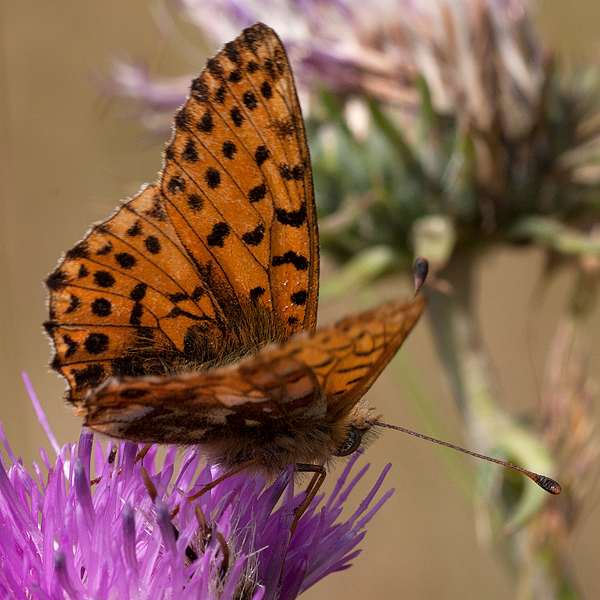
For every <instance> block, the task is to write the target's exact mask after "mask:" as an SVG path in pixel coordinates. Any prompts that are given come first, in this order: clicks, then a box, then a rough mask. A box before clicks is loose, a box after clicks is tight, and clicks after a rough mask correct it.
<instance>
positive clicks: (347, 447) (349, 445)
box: [335, 426, 362, 456]
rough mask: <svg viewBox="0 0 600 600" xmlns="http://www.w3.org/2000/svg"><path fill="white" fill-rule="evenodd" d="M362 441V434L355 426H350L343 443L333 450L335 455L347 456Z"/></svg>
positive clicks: (358, 446) (355, 449)
mask: <svg viewBox="0 0 600 600" xmlns="http://www.w3.org/2000/svg"><path fill="white" fill-rule="evenodd" d="M361 441H362V434H361V432H360V430H359V429H356V427H352V426H350V429H349V430H348V435H347V436H346V439H345V440H344V443H343V444H342V445H341V446H340V447H339V448H338V449H337V451H336V452H335V455H336V456H348V455H349V454H353V453H354V452H356V451H357V450H358V449H359V448H360V443H361Z"/></svg>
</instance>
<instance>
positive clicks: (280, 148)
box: [45, 24, 319, 404]
mask: <svg viewBox="0 0 600 600" xmlns="http://www.w3.org/2000/svg"><path fill="white" fill-rule="evenodd" d="M318 272H319V251H318V233H317V223H316V211H315V203H314V192H313V185H312V174H311V168H310V159H309V154H308V147H307V145H306V139H305V133H304V128H303V122H302V116H301V113H300V107H299V104H298V99H297V96H296V92H295V87H294V82H293V78H292V73H291V70H290V66H289V64H288V61H287V57H286V55H285V51H284V49H283V46H282V45H281V42H280V41H279V39H278V38H277V36H276V34H275V33H274V32H273V31H272V30H271V29H269V28H268V27H266V26H264V25H261V24H257V25H255V26H253V27H251V28H249V29H247V30H245V31H244V32H243V33H242V34H241V35H240V36H239V37H238V38H237V39H236V40H234V41H233V42H230V43H229V44H227V45H226V46H225V48H224V49H223V50H222V51H221V52H220V53H219V54H218V55H217V56H216V57H215V58H213V59H211V60H210V61H209V62H208V65H207V68H206V69H205V70H204V71H203V72H202V74H201V75H200V76H199V77H198V79H196V80H195V81H194V82H193V83H192V88H191V92H190V95H189V97H188V100H187V102H186V104H185V105H184V106H183V107H182V108H181V109H180V111H179V112H178V113H177V115H176V116H175V127H174V132H173V138H172V140H171V142H170V143H169V145H168V146H167V148H166V151H165V162H164V168H163V173H162V176H161V179H160V181H159V182H158V184H156V185H153V186H148V187H146V188H145V189H144V190H142V192H140V194H139V195H138V196H136V197H135V198H134V199H133V200H130V201H129V202H127V203H126V204H124V205H123V206H122V207H121V208H120V209H119V210H118V211H117V212H116V214H115V215H114V216H113V217H111V218H110V219H108V220H107V221H105V222H103V223H101V224H99V225H96V226H94V227H92V229H91V230H90V232H89V233H88V234H87V236H86V237H85V239H84V240H83V241H82V242H80V243H79V244H77V245H76V246H75V247H74V248H73V249H72V250H70V251H69V252H67V253H66V255H65V257H64V259H63V260H62V261H61V263H60V264H59V266H58V268H57V269H56V270H55V271H54V272H53V273H52V274H51V275H50V276H49V277H48V279H47V281H46V283H47V286H48V288H49V290H50V302H49V305H50V320H49V321H48V322H47V323H46V324H45V326H46V330H47V331H48V333H49V335H50V336H51V337H52V340H53V343H54V347H55V356H54V359H53V362H52V366H53V368H54V369H55V370H57V371H59V372H60V373H61V374H62V375H63V376H65V377H66V379H67V380H68V382H69V387H70V393H69V399H70V400H71V401H73V402H76V403H78V404H79V403H80V402H81V400H82V398H83V397H84V395H85V393H86V392H87V390H89V389H91V388H94V387H96V386H97V385H99V384H100V383H101V382H102V381H103V380H104V379H106V378H107V377H109V376H118V377H123V376H139V375H148V374H164V373H168V372H174V371H180V370H186V369H190V368H194V367H197V366H199V365H205V364H212V363H215V362H218V361H221V360H222V359H223V358H225V357H226V356H228V355H230V354H232V353H237V355H238V356H239V355H243V354H244V353H247V352H250V351H253V350H256V349H257V348H258V347H260V346H261V345H264V344H265V343H266V342H269V341H272V340H282V341H283V340H286V339H288V338H289V337H290V335H292V334H293V333H294V332H297V331H302V330H305V329H314V327H315V323H316V312H317V295H318V277H319V273H318Z"/></svg>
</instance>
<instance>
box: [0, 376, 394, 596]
mask: <svg viewBox="0 0 600 600" xmlns="http://www.w3.org/2000/svg"><path fill="white" fill-rule="evenodd" d="M26 384H28V381H26ZM28 388H29V392H30V396H31V398H32V402H33V404H34V406H35V408H36V411H37V414H38V418H39V419H40V422H41V423H42V426H43V427H44V429H45V431H46V434H47V435H48V438H49V440H50V442H51V444H52V446H53V447H54V448H55V449H56V450H58V452H57V454H58V455H57V458H56V460H55V461H54V464H52V462H51V461H50V460H49V459H48V457H47V456H46V454H45V452H44V451H43V450H42V451H41V457H42V465H41V466H40V465H38V464H36V463H34V465H33V472H34V475H31V474H30V473H29V472H28V471H27V470H26V469H25V468H24V466H23V465H22V463H21V462H20V461H19V460H17V459H16V457H15V456H14V454H13V453H12V451H11V449H10V446H9V445H8V442H7V440H6V437H5V435H4V432H3V431H2V428H1V425H0V438H1V440H2V444H3V446H4V450H5V452H6V455H7V456H8V458H9V464H8V465H7V464H6V462H5V461H4V460H3V458H2V456H1V455H0V595H2V597H12V598H23V599H26V598H39V599H43V600H50V599H58V598H60V599H64V598H65V597H68V598H70V599H73V600H79V599H87V598H115V597H118V598H121V599H126V598H132V599H145V598H152V599H153V598H174V597H190V598H191V597H193V598H221V599H224V600H226V599H229V598H252V599H255V600H268V599H273V598H280V599H281V600H290V599H293V598H296V597H297V596H298V595H299V594H300V593H302V592H303V591H304V590H306V589H308V588H309V587H311V586H312V585H314V584H315V583H317V582H318V581H319V580H320V579H322V578H323V577H325V576H326V575H328V574H329V573H333V572H334V571H340V570H343V569H346V568H348V567H349V566H350V561H352V560H353V559H354V558H355V557H356V556H357V555H358V554H359V553H360V550H359V549H357V546H358V544H359V543H360V541H361V540H362V538H363V537H364V535H365V533H366V532H365V531H364V527H365V525H366V524H367V523H368V522H369V520H370V519H371V518H372V517H373V515H374V514H375V513H376V512H377V511H378V510H379V508H380V507H381V506H382V505H383V503H384V502H385V501H386V500H387V499H388V498H389V497H390V495H391V494H392V492H393V490H390V491H388V492H387V493H386V494H384V495H383V497H382V498H381V499H380V500H378V501H377V502H375V503H374V498H375V495H376V494H377V492H378V491H379V489H380V487H381V485H382V483H383V480H384V478H385V475H386V474H387V471H388V470H389V468H390V465H388V466H387V467H386V468H385V469H384V471H383V473H382V474H381V476H380V477H379V479H378V480H377V483H376V484H375V486H374V488H373V490H372V491H371V493H370V494H369V495H368V496H367V498H365V499H364V500H363V501H362V503H361V504H360V506H359V507H358V509H357V510H356V511H355V512H354V514H353V515H352V516H351V517H350V518H348V519H346V520H344V521H338V519H339V518H340V515H341V513H342V510H343V505H344V504H345V502H346V500H347V498H348V496H349V494H350V492H351V491H352V489H353V488H354V486H355V485H356V483H357V482H358V481H359V480H360V479H361V478H362V477H363V475H364V474H365V472H366V471H367V469H368V468H369V465H365V466H364V467H363V468H362V469H361V470H360V472H359V473H358V474H357V475H355V476H354V478H353V479H352V480H351V481H350V482H349V483H348V482H347V480H348V478H349V475H350V472H351V471H352V469H353V467H354V465H355V463H356V460H357V459H358V458H359V454H358V453H357V454H356V455H354V457H353V458H352V459H351V460H350V462H349V463H348V465H347V467H346V468H345V469H344V471H343V473H342V475H341V477H340V478H339V479H338V481H337V484H336V486H335V489H334V491H333V493H332V494H331V495H330V496H329V498H328V499H327V501H326V502H324V495H323V494H322V495H320V496H318V497H317V498H315V500H314V501H313V503H312V504H311V506H310V507H309V509H308V510H307V512H306V513H305V514H304V515H303V516H302V518H301V519H300V521H299V523H298V527H297V529H296V531H295V533H294V535H293V537H292V539H291V540H290V539H289V531H290V525H291V523H292V520H293V515H294V508H295V507H296V506H298V504H299V503H300V501H301V499H302V497H303V496H304V492H300V493H297V494H295V493H294V478H293V471H292V469H291V468H290V469H288V470H287V471H285V472H283V473H281V474H280V475H279V477H277V479H276V480H275V482H273V483H272V485H268V484H267V481H266V480H265V479H264V478H261V477H248V476H246V475H244V474H239V475H234V476H231V477H229V478H227V479H226V480H224V481H223V482H222V483H220V484H219V485H218V486H217V487H215V488H214V489H212V490H211V491H210V492H208V493H206V494H204V495H202V496H201V497H200V498H198V499H197V500H195V501H194V502H193V503H188V502H187V501H186V499H187V497H188V496H189V495H191V494H193V493H195V492H197V491H199V490H201V489H202V487H203V486H204V485H206V484H207V483H209V482H210V481H212V480H213V479H214V478H215V477H218V476H219V472H218V470H217V469H215V468H214V467H213V468H211V467H210V466H201V462H202V459H201V456H200V454H199V453H198V452H197V451H196V450H195V449H193V448H191V449H189V450H188V451H187V452H186V453H185V455H184V456H183V460H177V456H178V452H177V450H176V449H175V448H169V449H168V450H167V452H166V456H165V458H164V460H163V461H162V462H161V461H159V460H158V459H157V451H158V447H157V446H153V447H152V448H151V449H150V450H149V452H148V453H147V454H146V456H145V457H144V459H143V461H138V462H136V456H137V454H138V451H139V450H140V448H139V447H138V446H137V445H136V444H132V443H129V442H121V443H118V444H114V443H113V442H109V443H108V444H107V446H106V448H104V447H103V445H102V444H101V443H100V442H99V441H98V440H95V439H94V437H93V434H92V433H90V432H88V431H85V430H84V431H83V432H82V434H81V437H80V440H79V443H78V444H66V445H64V446H63V447H59V446H58V444H56V440H55V439H54V437H53V436H52V433H51V431H50V430H49V428H48V424H47V421H46V419H45V415H44V414H43V411H42V410H41V408H40V406H39V403H38V402H37V399H36V398H35V395H34V393H33V390H32V389H31V387H30V384H28ZM115 448H116V459H115V460H112V458H114V456H115V455H114V450H113V449H115ZM111 450H113V455H112V456H111ZM142 462H143V466H144V468H145V469H146V470H147V473H148V476H149V479H150V480H151V482H152V483H151V484H150V486H148V485H147V484H145V483H144V476H143V469H142ZM198 471H199V472H198ZM152 485H153V486H154V487H155V488H156V496H155V497H154V498H153V497H152V496H154V493H153V490H152V489H150V492H149V490H148V487H150V488H151V487H152ZM175 509H178V512H177V514H176V515H175V516H172V514H173V511H174V510H175ZM284 556H285V567H284V571H283V577H282V580H281V581H282V583H281V586H279V578H280V572H281V567H282V563H283V560H284ZM182 594H184V596H182Z"/></svg>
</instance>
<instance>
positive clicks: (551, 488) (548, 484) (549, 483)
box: [367, 421, 561, 495]
mask: <svg viewBox="0 0 600 600" xmlns="http://www.w3.org/2000/svg"><path fill="white" fill-rule="evenodd" d="M367 424H369V425H374V426H377V427H388V428H389V429H396V430H397V431H402V432H403V433H408V434H410V435H414V436H415V437H418V438H421V439H422V440H427V441H428V442H433V443H434V444H440V445H441V446H446V448H452V449H453V450H458V451H459V452H464V453H465V454H469V455H470V456H475V457H476V458H481V459H482V460H487V461H489V462H493V463H496V464H497V465H502V466H503V467H509V468H510V469H514V470H515V471H519V472H520V473H523V475H525V476H527V477H529V479H531V480H532V481H534V482H535V483H537V484H538V485H539V486H540V487H541V488H542V489H543V490H546V491H547V492H549V493H550V494H555V495H556V494H560V491H561V487H560V483H558V481H554V479H551V478H550V477H546V476H545V475H538V474H537V473H534V472H533V471H528V470H527V469H522V468H521V467H517V466H516V465H513V464H511V463H508V462H504V461H503V460H498V459H497V458H492V457H491V456H486V455H485V454H479V453H477V452H472V451H471V450H466V449H465V448H461V447H460V446H454V445H453V444H449V443H448V442H442V441H441V440H437V439H436V438H432V437H429V436H428V435H423V434H422V433H416V432H415V431H411V430H410V429H405V428H404V427H398V426H397V425H388V424H387V423H382V422H381V421H367Z"/></svg>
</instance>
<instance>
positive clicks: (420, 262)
mask: <svg viewBox="0 0 600 600" xmlns="http://www.w3.org/2000/svg"><path fill="white" fill-rule="evenodd" d="M413 270H414V275H415V296H416V295H417V294H418V293H419V290H420V289H421V287H422V286H423V284H424V283H425V279H427V273H428V272H429V263H428V262H427V259H426V258H423V257H422V256H419V258H417V260H415V264H414V267H413Z"/></svg>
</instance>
